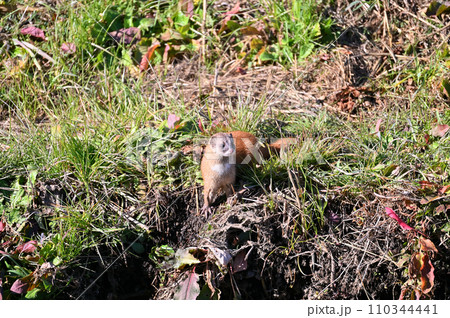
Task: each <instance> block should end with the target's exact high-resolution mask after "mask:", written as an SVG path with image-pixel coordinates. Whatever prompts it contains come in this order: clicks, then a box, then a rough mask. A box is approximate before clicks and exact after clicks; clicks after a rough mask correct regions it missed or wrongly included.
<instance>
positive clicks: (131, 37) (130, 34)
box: [108, 27, 141, 44]
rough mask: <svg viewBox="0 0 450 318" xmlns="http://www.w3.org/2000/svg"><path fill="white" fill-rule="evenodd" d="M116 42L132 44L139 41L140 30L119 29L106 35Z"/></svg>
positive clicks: (132, 28) (134, 28)
mask: <svg viewBox="0 0 450 318" xmlns="http://www.w3.org/2000/svg"><path fill="white" fill-rule="evenodd" d="M108 34H109V35H110V36H111V37H112V38H113V39H114V40H115V41H116V42H119V43H124V44H134V43H136V42H139V41H140V40H141V30H140V29H139V28H136V27H131V28H127V29H119V30H117V31H112V32H109V33H108Z"/></svg>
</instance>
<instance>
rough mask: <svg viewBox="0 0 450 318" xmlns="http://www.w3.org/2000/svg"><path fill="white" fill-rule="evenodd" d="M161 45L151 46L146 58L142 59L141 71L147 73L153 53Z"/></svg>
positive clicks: (157, 43)
mask: <svg viewBox="0 0 450 318" xmlns="http://www.w3.org/2000/svg"><path fill="white" fill-rule="evenodd" d="M160 45H161V44H160V43H159V42H156V43H155V44H153V45H152V46H150V47H149V48H148V51H147V53H145V54H144V56H143V57H142V60H141V63H140V64H139V70H141V71H145V70H146V69H148V63H149V62H150V60H151V59H152V57H153V53H154V52H155V50H156V49H157V48H158V47H159V46H160Z"/></svg>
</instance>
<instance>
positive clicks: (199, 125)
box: [198, 119, 205, 132]
mask: <svg viewBox="0 0 450 318" xmlns="http://www.w3.org/2000/svg"><path fill="white" fill-rule="evenodd" d="M198 128H199V129H200V131H201V132H205V128H203V123H202V120H201V119H199V120H198Z"/></svg>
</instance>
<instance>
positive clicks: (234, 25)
mask: <svg viewBox="0 0 450 318" xmlns="http://www.w3.org/2000/svg"><path fill="white" fill-rule="evenodd" d="M227 27H228V29H230V30H231V31H234V30H237V29H239V28H240V27H241V25H240V24H239V23H237V22H236V21H232V20H229V21H228V22H227Z"/></svg>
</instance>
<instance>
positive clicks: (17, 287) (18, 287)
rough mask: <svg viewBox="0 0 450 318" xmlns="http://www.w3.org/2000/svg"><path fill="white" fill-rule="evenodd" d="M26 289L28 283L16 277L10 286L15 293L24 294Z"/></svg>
mask: <svg viewBox="0 0 450 318" xmlns="http://www.w3.org/2000/svg"><path fill="white" fill-rule="evenodd" d="M27 289H28V284H27V283H24V282H22V281H21V280H20V279H17V280H16V281H15V282H14V283H13V284H12V286H11V289H10V290H11V291H12V292H13V293H16V294H24V293H25V292H26V291H27Z"/></svg>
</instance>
